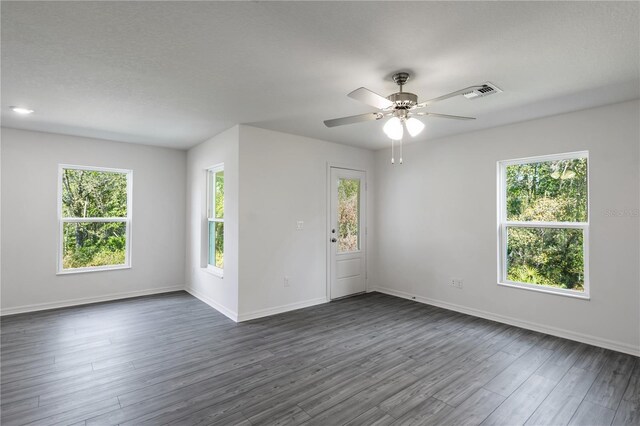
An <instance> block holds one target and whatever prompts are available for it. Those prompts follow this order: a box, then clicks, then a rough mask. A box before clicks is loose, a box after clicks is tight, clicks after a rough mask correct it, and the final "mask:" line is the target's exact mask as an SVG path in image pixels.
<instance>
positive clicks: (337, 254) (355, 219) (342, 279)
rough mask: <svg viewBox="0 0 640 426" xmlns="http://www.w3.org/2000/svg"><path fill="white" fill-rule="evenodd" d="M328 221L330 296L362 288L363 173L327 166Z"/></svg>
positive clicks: (333, 297) (352, 292) (363, 261)
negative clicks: (328, 192) (329, 194)
mask: <svg viewBox="0 0 640 426" xmlns="http://www.w3.org/2000/svg"><path fill="white" fill-rule="evenodd" d="M330 173H331V198H330V200H331V202H330V204H331V205H330V210H329V211H330V220H329V241H330V242H329V244H330V252H331V253H330V264H329V270H330V271H329V273H330V279H331V285H330V289H329V291H330V298H331V299H337V298H339V297H345V296H349V295H352V294H356V293H362V292H364V291H365V289H366V284H365V278H366V277H365V271H366V269H365V260H366V259H365V247H366V244H365V237H366V224H365V205H366V203H365V195H366V180H365V173H364V172H362V171H358V170H348V169H341V168H337V167H331V172H330Z"/></svg>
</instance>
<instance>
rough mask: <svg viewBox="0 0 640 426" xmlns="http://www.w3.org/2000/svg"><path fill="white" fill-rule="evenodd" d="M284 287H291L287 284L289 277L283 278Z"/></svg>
mask: <svg viewBox="0 0 640 426" xmlns="http://www.w3.org/2000/svg"><path fill="white" fill-rule="evenodd" d="M284 286H285V287H291V285H290V284H289V277H284Z"/></svg>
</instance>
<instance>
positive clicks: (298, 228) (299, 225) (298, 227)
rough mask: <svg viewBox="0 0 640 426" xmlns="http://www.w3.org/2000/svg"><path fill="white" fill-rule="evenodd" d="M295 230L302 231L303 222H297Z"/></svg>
mask: <svg viewBox="0 0 640 426" xmlns="http://www.w3.org/2000/svg"><path fill="white" fill-rule="evenodd" d="M296 229H297V230H300V229H304V220H299V221H297V222H296Z"/></svg>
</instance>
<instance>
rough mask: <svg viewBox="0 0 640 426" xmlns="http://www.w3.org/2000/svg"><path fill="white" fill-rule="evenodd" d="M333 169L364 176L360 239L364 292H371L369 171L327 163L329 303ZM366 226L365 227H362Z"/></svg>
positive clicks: (327, 272) (329, 291)
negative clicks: (368, 211) (368, 268)
mask: <svg viewBox="0 0 640 426" xmlns="http://www.w3.org/2000/svg"><path fill="white" fill-rule="evenodd" d="M331 169H344V170H351V171H354V172H361V173H363V174H364V182H363V183H364V191H361V192H360V196H361V197H362V199H361V200H360V201H361V203H360V206H361V208H362V206H364V212H363V213H362V214H361V216H362V222H363V223H362V224H361V228H360V233H361V234H360V238H361V244H362V247H364V256H363V258H364V259H363V260H364V290H365V292H368V291H369V277H368V271H367V258H368V256H369V250H368V247H367V242H368V238H367V234H368V225H367V202H368V201H367V192H368V186H369V185H368V183H367V180H368V177H367V171H366V170H365V169H363V168H360V167H357V166H353V165H348V164H344V163H333V162H327V186H326V204H325V206H326V210H325V213H326V214H325V216H326V226H327V227H326V230H325V240H324V241H325V245H326V258H327V271H326V275H327V280H326V299H327V302H331V266H332V265H331V242H330V241H329V240H330V239H331ZM362 225H364V226H362Z"/></svg>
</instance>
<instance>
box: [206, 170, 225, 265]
mask: <svg viewBox="0 0 640 426" xmlns="http://www.w3.org/2000/svg"><path fill="white" fill-rule="evenodd" d="M207 225H208V236H209V238H208V242H209V250H208V256H207V268H208V269H210V270H212V271H214V272H215V273H218V274H222V271H223V269H224V165H219V166H215V167H212V168H210V169H209V170H207Z"/></svg>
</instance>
